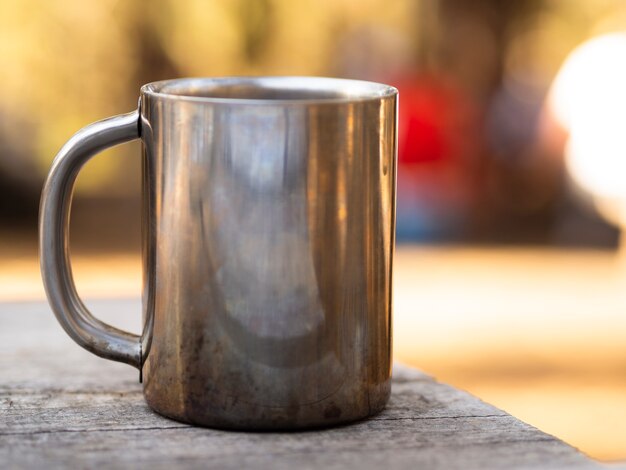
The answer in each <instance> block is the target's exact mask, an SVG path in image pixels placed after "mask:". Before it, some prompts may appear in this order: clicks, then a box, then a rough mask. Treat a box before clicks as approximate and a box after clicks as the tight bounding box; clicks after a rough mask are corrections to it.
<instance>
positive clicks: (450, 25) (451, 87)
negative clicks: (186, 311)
mask: <svg viewBox="0 0 626 470" xmlns="http://www.w3.org/2000/svg"><path fill="white" fill-rule="evenodd" d="M625 30H626V3H624V2H622V1H620V0H543V1H542V0H528V1H524V2H503V1H499V0H478V1H473V2H467V1H463V0H394V1H391V2H390V1H385V0H332V1H331V0H315V1H314V0H303V1H297V2H295V1H292V0H219V1H212V2H206V1H202V0H191V1H187V2H176V1H174V0H155V1H152V2H149V4H147V3H145V2H138V1H126V2H123V1H119V0H98V1H95V0H68V1H64V2H45V1H43V0H22V1H20V2H2V3H0V58H2V67H0V84H1V86H0V302H2V301H9V300H11V301H16V300H17V301H20V300H31V299H43V298H44V294H43V290H42V287H41V282H40V279H39V274H38V264H37V259H36V257H37V253H36V216H37V205H38V198H39V192H40V187H41V184H42V181H43V178H44V177H45V174H46V171H47V169H48V167H49V165H50V162H51V160H52V158H53V157H54V154H55V153H56V151H57V150H58V149H59V148H60V147H61V145H62V144H63V143H64V142H65V141H66V140H67V139H68V138H69V137H70V136H71V134H72V133H74V132H75V131H76V130H78V129H79V128H80V127H82V126H84V125H86V124H88V123H89V122H92V121H94V120H97V119H101V118H104V117H107V116H109V115H113V114H118V113H122V112H126V111H130V110H131V109H133V108H134V107H135V106H136V104H137V96H138V89H139V86H140V85H141V84H143V83H146V82H150V81H154V80H159V79H164V78H175V77H181V76H218V75H263V74H266V75H332V76H343V77H350V78H361V79H368V80H375V81H382V82H388V83H390V84H393V85H396V86H397V87H398V88H399V90H400V96H401V98H400V102H401V110H400V131H399V139H400V142H399V143H400V149H399V173H398V241H399V247H398V250H397V256H396V263H395V266H396V272H395V275H394V279H395V300H394V302H395V307H394V308H395V320H394V324H395V358H396V359H397V360H401V361H404V362H407V363H410V364H412V365H414V366H416V367H419V368H421V369H423V370H425V371H426V372H428V373H431V374H433V375H435V376H436V377H438V378H440V379H442V380H445V381H447V382H449V383H452V384H453V385H456V386H458V387H461V388H465V389H467V390H469V391H471V392H473V393H475V394H477V395H478V396H480V397H481V398H483V399H485V400H486V401H489V402H491V403H493V404H495V405H497V406H500V407H502V408H504V409H505V410H507V411H508V412H510V413H512V414H514V415H515V416H517V417H519V418H521V419H524V420H526V421H527V422H529V423H531V424H534V425H535V426H537V427H539V428H541V429H543V430H545V431H547V432H549V433H553V434H555V435H557V436H558V437H560V438H562V439H564V440H566V441H567V442H569V443H571V444H573V445H576V446H578V447H579V448H581V449H582V450H583V451H585V452H587V453H589V454H590V455H592V456H593V457H596V458H599V459H604V460H620V459H622V460H625V459H626V369H625V367H624V364H626V341H625V340H624V339H625V338H626V261H625V260H626V255H625V254H624V250H623V249H622V248H620V237H621V235H620V234H621V229H620V227H622V226H624V224H625V223H626V209H625V207H626V184H624V181H625V180H626V137H623V136H626V65H622V63H624V60H623V58H624V57H626V45H625V44H626V39H625V37H626V36H625V33H624V31H625ZM138 153H139V148H138V145H137V144H131V145H127V146H123V147H119V148H116V149H113V150H110V151H107V152H105V153H104V154H103V155H102V156H99V157H98V158H96V159H95V160H93V161H92V162H90V163H89V164H88V165H87V169H86V171H85V172H84V173H82V174H81V176H80V177H79V184H78V190H77V195H76V198H75V202H74V212H73V216H72V250H73V257H74V262H75V264H74V272H75V276H76V278H77V284H78V287H79V291H80V292H81V294H82V295H84V296H87V297H92V298H94V297H116V296H124V297H128V296H133V297H134V296H139V295H140V290H141V289H140V282H141V274H140V269H141V267H140V261H139V250H140V245H139V226H140V201H139V185H140V161H139V156H138ZM138 321H139V319H138ZM24 334H26V332H25V333H24Z"/></svg>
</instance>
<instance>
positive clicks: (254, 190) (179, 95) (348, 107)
mask: <svg viewBox="0 0 626 470" xmlns="http://www.w3.org/2000/svg"><path fill="white" fill-rule="evenodd" d="M396 116H397V90H396V89H394V88H392V87H390V86H387V85H382V84H377V83H372V82H363V81H354V80H342V79H331V78H316V77H257V78H206V79H180V80H168V81H162V82H155V83H151V84H148V85H145V86H143V87H142V89H141V98H140V101H139V110H138V111H134V112H132V113H129V114H125V115H120V116H116V117H112V118H110V119H106V120H103V121H100V122H97V123H94V124H91V125H89V126H87V127H85V128H84V129H82V130H81V131H79V132H78V133H77V134H75V135H74V136H73V137H72V138H71V139H70V140H69V141H68V142H67V144H66V145H65V146H64V147H63V148H62V149H61V151H60V152H59V154H58V155H57V157H56V158H55V160H54V162H53V164H52V168H51V170H50V173H49V175H48V179H47V181H46V184H45V187H44V190H43V196H42V202H41V213H40V253H41V269H42V275H43V280H44V284H45V288H46V292H47V295H48V299H49V302H50V305H51V307H52V309H53V311H54V313H55V314H56V316H57V318H58V320H59V322H60V323H61V325H62V327H63V328H64V329H65V331H66V332H67V333H68V334H69V335H70V336H71V337H72V338H73V339H74V340H75V341H76V342H77V343H78V344H79V345H81V346H83V347H84V348H85V349H87V350H89V351H91V352H93V353H95V354H97V355H99V356H101V357H104V358H107V359H111V360H115V361H121V362H125V363H128V364H131V365H133V366H135V367H137V368H139V370H140V371H141V374H142V377H143V386H144V395H145V398H146V400H147V402H148V404H149V405H150V406H151V407H152V408H153V409H154V410H156V411H157V412H158V413H161V414H163V415H165V416H168V417H171V418H174V419H177V420H180V421H184V422H188V423H193V424H198V425H204V426H211V427H219V428H228V429H299V428H308V427H320V426H328V425H333V424H338V423H343V422H348V421H352V420H356V419H361V418H364V417H366V416H370V415H372V414H374V413H377V412H378V411H380V410H381V409H382V408H383V407H384V406H385V403H386V402H387V399H388V397H389V394H390V387H391V382H390V379H391V273H392V257H393V249H394V228H395V175H396V140H397V137H396V126H397V124H396ZM134 139H140V140H141V141H142V144H143V145H142V148H143V152H142V153H143V189H142V192H143V214H142V215H143V223H142V232H143V235H142V236H143V241H142V251H143V272H144V275H143V277H144V289H143V319H144V325H145V326H144V331H143V333H142V335H141V336H138V335H134V334H131V333H128V332H124V331H121V330H118V329H116V328H114V327H112V326H109V325H106V324H104V323H103V322H101V321H99V320H98V319H96V318H95V317H93V316H92V315H91V314H90V312H89V311H88V310H87V309H86V307H85V306H84V304H83V303H82V301H81V300H80V299H79V297H78V295H77V293H76V289H75V286H74V282H73V279H72V275H71V269H70V264H69V255H68V224H69V212H70V201H71V196H72V192H73V187H74V182H75V179H76V176H77V174H78V172H79V170H80V168H81V167H82V166H83V165H84V164H85V163H86V162H87V161H88V160H89V159H90V158H91V157H92V156H94V155H95V154H96V153H98V152H100V151H102V150H104V149H106V148H108V147H111V146H113V145H116V144H119V143H122V142H127V141H130V140H134Z"/></svg>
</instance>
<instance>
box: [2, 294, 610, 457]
mask: <svg viewBox="0 0 626 470" xmlns="http://www.w3.org/2000/svg"><path fill="white" fill-rule="evenodd" d="M94 307H95V309H96V310H98V311H100V312H103V313H104V314H105V315H104V316H107V317H108V319H109V320H111V321H114V322H115V323H116V324H118V325H120V326H126V327H128V326H132V325H134V326H135V327H137V325H138V320H137V317H139V306H138V303H137V302H136V301H109V302H101V303H95V304H94ZM0 417H1V419H0V466H2V467H5V466H6V467H9V468H43V467H45V468H63V467H72V468H74V467H78V468H95V467H98V468H120V467H131V468H147V467H149V468H155V469H159V468H171V467H172V466H174V465H176V466H185V467H189V468H226V469H228V468H237V469H239V468H245V467H248V466H250V467H252V466H254V467H255V468H271V469H283V468H285V469H287V468H294V467H296V466H297V467H299V468H301V469H307V468H328V469H334V468H359V469H368V468H379V467H385V468H388V469H395V468H413V467H419V466H422V467H427V468H565V467H566V468H576V469H578V468H598V467H599V466H598V465H597V464H595V463H594V462H592V461H591V460H589V459H587V458H586V457H585V456H583V455H582V454H580V453H579V452H577V451H576V450H575V449H573V448H572V447H570V446H568V445H566V444H564V443H562V442H560V441H558V440H557V439H555V438H553V437H551V436H548V435H546V434H544V433H542V432H540V431H538V430H537V429H535V428H533V427H531V426H529V425H527V424H525V423H523V422H521V421H519V420H517V419H515V418H514V417H512V416H510V415H508V414H506V413H505V412H503V411H501V410H498V409H496V408H494V407H493V406H491V405H488V404H486V403H484V402H482V401H480V400H478V399H477V398H475V397H472V396H470V395H468V394H467V393H464V392H462V391H459V390H456V389H454V388H452V387H449V386H447V385H444V384H440V383H438V382H436V381H434V380H433V379H431V378H430V377H428V376H426V375H425V374H423V373H421V372H418V371H415V370H413V369H409V368H406V367H397V368H396V369H395V370H394V384H393V393H392V398H391V400H390V403H389V406H388V408H387V409H386V410H385V411H384V412H383V413H382V414H380V415H379V416H376V417H375V418H373V419H370V420H367V421H363V422H360V423H356V424H353V425H349V426H343V427H339V428H333V429H328V430H323V431H312V432H299V433H242V432H225V431H216V430H211V429H202V428H196V427H191V426H188V425H185V424H182V423H178V422H175V421H171V420H168V419H165V418H162V417H160V416H158V415H156V414H155V413H153V412H152V411H151V410H150V409H149V408H148V407H147V405H146V404H145V402H144V400H143V397H142V395H141V387H140V385H139V383H138V382H137V373H136V371H134V370H133V369H132V368H131V367H128V366H125V365H123V364H116V363H111V362H108V361H104V360H101V359H99V358H96V357H93V356H91V355H90V354H88V353H87V352H85V351H83V350H81V349H80V348H79V347H78V346H76V345H74V344H73V343H72V342H71V340H69V338H66V337H65V334H64V333H63V331H62V330H61V328H60V327H59V326H58V325H57V324H56V322H55V320H54V318H53V317H52V314H51V313H50V312H49V310H48V308H47V307H46V306H45V305H44V304H42V303H31V304H21V305H20V304H14V305H0Z"/></svg>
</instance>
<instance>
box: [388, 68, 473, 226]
mask: <svg viewBox="0 0 626 470" xmlns="http://www.w3.org/2000/svg"><path fill="white" fill-rule="evenodd" d="M390 81H391V83H393V84H394V85H395V86H396V87H397V88H398V90H399V91H400V110H399V129H398V147H399V148H398V163H399V171H398V209H399V211H398V226H399V227H398V233H399V235H400V238H403V235H406V237H407V238H437V237H445V236H446V232H447V231H449V232H455V234H457V235H458V230H459V224H463V221H464V220H465V219H466V218H467V217H469V212H470V210H471V204H472V202H473V200H474V199H475V198H474V195H475V194H476V189H477V188H476V183H475V180H476V179H475V177H474V175H475V173H476V172H475V171H474V169H475V168H477V166H478V164H479V157H480V155H479V151H480V149H481V148H483V135H482V131H481V129H482V128H483V126H482V118H481V113H480V112H479V108H478V106H476V105H475V104H474V102H473V100H472V99H471V97H470V96H469V95H468V94H467V93H465V92H464V91H463V90H462V89H461V88H459V87H457V86H455V85H454V84H453V82H451V81H449V80H446V79H445V78H444V77H439V76H434V75H411V76H404V77H401V78H399V79H396V80H390ZM403 227H404V228H407V230H406V233H404V234H403Z"/></svg>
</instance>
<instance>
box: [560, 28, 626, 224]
mask: <svg viewBox="0 0 626 470" xmlns="http://www.w3.org/2000/svg"><path fill="white" fill-rule="evenodd" d="M549 104H550V108H551V110H552V112H553V113H554V115H555V117H556V118H557V120H558V121H559V123H560V124H561V125H562V126H563V127H564V128H565V129H566V130H567V131H568V132H569V140H568V142H567V146H566V150H565V152H566V154H565V156H566V164H567V168H568V170H569V172H570V174H571V175H572V178H573V179H574V181H576V183H577V184H578V185H580V186H581V187H582V188H583V189H585V190H586V191H588V192H590V193H591V194H592V195H593V196H594V198H595V199H596V204H597V206H598V209H599V210H600V211H601V212H602V213H603V215H605V216H606V217H607V218H609V219H611V220H613V221H614V222H617V223H620V224H622V225H623V224H626V209H625V208H626V33H614V34H608V35H604V36H600V37H596V38H593V39H591V40H589V41H587V42H585V43H583V44H582V45H581V46H579V47H578V48H576V49H575V50H574V51H573V52H572V53H571V54H570V56H569V57H568V58H567V60H566V61H565V64H564V65H563V67H562V68H561V70H560V71H559V73H558V75H557V77H556V79H555V81H554V84H553V87H552V90H551V93H550V97H549Z"/></svg>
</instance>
